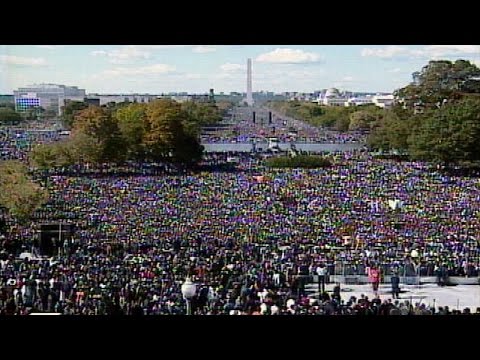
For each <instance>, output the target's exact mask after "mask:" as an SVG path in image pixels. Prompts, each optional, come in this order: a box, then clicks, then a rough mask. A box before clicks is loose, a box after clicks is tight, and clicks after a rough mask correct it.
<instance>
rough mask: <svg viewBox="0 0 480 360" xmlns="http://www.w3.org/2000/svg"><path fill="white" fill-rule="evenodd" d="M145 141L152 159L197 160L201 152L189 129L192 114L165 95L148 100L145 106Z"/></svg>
mask: <svg viewBox="0 0 480 360" xmlns="http://www.w3.org/2000/svg"><path fill="white" fill-rule="evenodd" d="M145 114H146V117H145V119H146V126H145V136H144V138H143V144H144V145H145V146H146V148H147V149H148V150H147V153H148V157H150V158H151V159H152V160H166V159H171V160H173V161H175V162H185V161H188V162H194V161H197V160H198V159H199V158H200V157H201V154H202V148H201V146H200V144H199V143H198V140H197V138H196V137H195V135H193V134H191V133H190V132H189V131H187V130H186V126H185V124H186V123H188V122H189V121H191V120H190V119H191V115H190V114H189V113H188V112H187V111H185V110H184V109H183V108H182V105H180V104H179V103H177V102H175V101H172V100H168V99H162V100H157V101H153V102H151V103H149V104H148V105H147V110H146V113H145Z"/></svg>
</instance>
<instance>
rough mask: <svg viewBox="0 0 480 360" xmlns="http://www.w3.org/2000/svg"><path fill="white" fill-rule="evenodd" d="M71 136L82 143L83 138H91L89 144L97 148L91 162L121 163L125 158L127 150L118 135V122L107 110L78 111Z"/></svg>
mask: <svg viewBox="0 0 480 360" xmlns="http://www.w3.org/2000/svg"><path fill="white" fill-rule="evenodd" d="M72 134H73V137H76V138H77V139H82V141H84V140H86V139H85V136H87V137H91V138H92V139H91V140H90V142H91V144H92V145H95V149H97V148H99V152H98V153H96V154H95V156H93V158H92V160H96V161H97V162H122V161H124V160H125V158H126V157H127V150H128V149H127V148H126V146H125V141H124V139H123V138H122V135H121V133H120V129H119V125H118V121H117V119H116V118H115V117H113V116H112V114H111V112H110V111H109V110H108V109H105V108H101V107H98V106H90V107H88V108H86V109H84V110H81V111H79V112H78V113H77V115H76V116H75V119H74V122H73V129H72ZM82 134H83V135H82ZM82 148H83V147H82ZM92 155H93V154H92Z"/></svg>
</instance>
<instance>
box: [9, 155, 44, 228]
mask: <svg viewBox="0 0 480 360" xmlns="http://www.w3.org/2000/svg"><path fill="white" fill-rule="evenodd" d="M47 199H48V192H47V191H46V190H45V189H44V188H42V187H41V186H40V185H38V184H37V183H35V182H34V181H32V180H31V179H30V177H29V176H28V173H27V169H26V167H25V166H24V165H23V164H22V163H20V162H19V161H14V160H9V161H4V162H3V163H1V164H0V205H2V206H4V207H5V208H7V209H8V211H9V212H10V214H11V215H12V216H14V217H16V218H17V220H18V221H20V222H24V221H26V220H28V219H29V218H30V217H31V216H32V214H33V213H34V212H35V210H36V209H38V208H39V207H40V206H41V205H42V204H44V203H45V202H46V201H47Z"/></svg>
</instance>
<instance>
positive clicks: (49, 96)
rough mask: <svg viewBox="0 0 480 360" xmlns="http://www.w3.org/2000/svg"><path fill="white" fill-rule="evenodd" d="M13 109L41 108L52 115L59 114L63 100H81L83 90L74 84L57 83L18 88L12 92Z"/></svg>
mask: <svg viewBox="0 0 480 360" xmlns="http://www.w3.org/2000/svg"><path fill="white" fill-rule="evenodd" d="M13 95H14V98H15V110H16V111H18V112H24V111H27V110H28V109H29V108H38V107H41V108H43V109H44V110H45V111H46V112H50V113H51V114H52V115H54V116H58V115H61V113H62V107H63V106H65V100H74V101H83V99H84V98H85V90H84V89H79V88H78V87H76V86H65V85H57V84H39V85H31V86H27V87H24V88H19V89H18V90H15V91H14V92H13Z"/></svg>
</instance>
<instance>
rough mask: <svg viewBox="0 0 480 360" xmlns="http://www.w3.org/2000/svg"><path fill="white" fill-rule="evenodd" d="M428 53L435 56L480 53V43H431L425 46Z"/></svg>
mask: <svg viewBox="0 0 480 360" xmlns="http://www.w3.org/2000/svg"><path fill="white" fill-rule="evenodd" d="M424 51H425V53H426V54H431V55H435V56H445V55H455V54H479V55H480V46H479V45H430V46H427V47H426V48H425V50H424Z"/></svg>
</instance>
